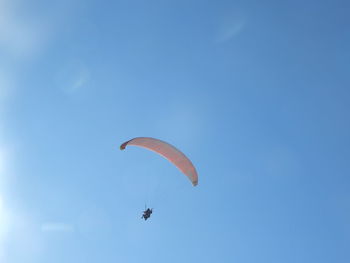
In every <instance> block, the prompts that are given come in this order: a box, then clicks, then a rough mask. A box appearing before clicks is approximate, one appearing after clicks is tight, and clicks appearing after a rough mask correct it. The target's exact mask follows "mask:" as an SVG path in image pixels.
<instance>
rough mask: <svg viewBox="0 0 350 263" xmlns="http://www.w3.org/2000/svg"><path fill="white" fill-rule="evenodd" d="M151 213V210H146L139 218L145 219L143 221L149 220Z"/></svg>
mask: <svg viewBox="0 0 350 263" xmlns="http://www.w3.org/2000/svg"><path fill="white" fill-rule="evenodd" d="M152 213H153V211H152V208H147V209H146V210H145V211H143V215H142V217H141V218H143V219H145V221H146V220H147V219H148V218H150V216H151V214H152Z"/></svg>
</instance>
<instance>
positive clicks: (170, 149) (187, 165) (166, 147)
mask: <svg viewBox="0 0 350 263" xmlns="http://www.w3.org/2000/svg"><path fill="white" fill-rule="evenodd" d="M129 145H134V146H139V147H143V148H146V149H148V150H151V151H154V152H156V153H158V154H160V155H162V156H163V157H164V158H166V159H168V160H169V161H170V162H172V163H173V164H174V165H175V166H176V167H177V168H178V169H179V170H180V171H181V172H182V173H184V174H185V175H186V176H187V178H188V179H189V180H190V181H191V182H192V185H193V186H196V185H197V184H198V174H197V171H196V168H195V167H194V165H193V164H192V162H191V161H190V159H188V158H187V157H186V155H184V154H183V153H182V152H181V151H179V150H178V149H176V148H175V147H174V146H172V145H171V144H169V143H167V142H164V141H161V140H158V139H154V138H150V137H137V138H134V139H131V140H129V141H127V142H124V143H123V144H122V145H120V150H124V149H125V148H126V146H129Z"/></svg>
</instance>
